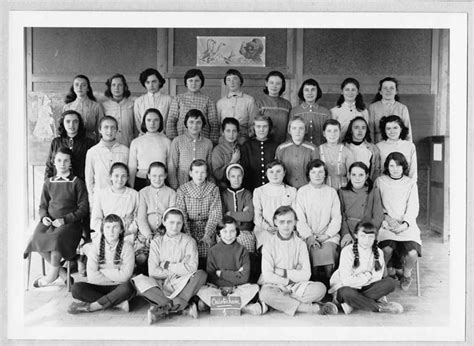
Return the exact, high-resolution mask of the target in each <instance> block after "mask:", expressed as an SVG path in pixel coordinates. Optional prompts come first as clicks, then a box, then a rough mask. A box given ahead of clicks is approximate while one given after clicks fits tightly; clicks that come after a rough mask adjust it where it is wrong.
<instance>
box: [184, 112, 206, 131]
mask: <svg viewBox="0 0 474 346" xmlns="http://www.w3.org/2000/svg"><path fill="white" fill-rule="evenodd" d="M189 118H201V120H202V127H204V126H206V117H205V116H204V114H202V112H201V111H200V110H199V109H190V110H189V111H188V112H187V113H186V115H185V116H184V126H185V127H186V128H188V120H189Z"/></svg>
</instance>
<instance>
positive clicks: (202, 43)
mask: <svg viewBox="0 0 474 346" xmlns="http://www.w3.org/2000/svg"><path fill="white" fill-rule="evenodd" d="M196 41H197V42H196V66H253V67H265V37H252V36H214V37H212V36H197V37H196Z"/></svg>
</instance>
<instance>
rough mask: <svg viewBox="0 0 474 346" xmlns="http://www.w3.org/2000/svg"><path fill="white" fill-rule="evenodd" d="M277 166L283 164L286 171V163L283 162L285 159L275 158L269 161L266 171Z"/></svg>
mask: <svg viewBox="0 0 474 346" xmlns="http://www.w3.org/2000/svg"><path fill="white" fill-rule="evenodd" d="M275 166H282V167H283V170H284V171H285V173H286V166H285V164H284V163H283V161H281V160H278V159H275V160H273V161H271V162H269V163H267V165H266V166H265V172H266V171H268V170H269V169H270V168H273V167H275Z"/></svg>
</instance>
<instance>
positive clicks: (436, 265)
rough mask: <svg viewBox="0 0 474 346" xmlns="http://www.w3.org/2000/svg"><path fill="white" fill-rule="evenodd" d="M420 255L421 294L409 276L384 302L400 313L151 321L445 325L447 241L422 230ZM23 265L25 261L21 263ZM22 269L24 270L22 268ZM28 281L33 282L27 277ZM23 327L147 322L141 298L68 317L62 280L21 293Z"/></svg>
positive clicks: (35, 271)
mask: <svg viewBox="0 0 474 346" xmlns="http://www.w3.org/2000/svg"><path fill="white" fill-rule="evenodd" d="M422 239H423V257H422V258H421V259H420V272H421V293H422V296H421V297H418V296H417V294H416V281H415V280H414V282H413V284H412V286H411V288H410V290H409V291H408V292H404V291H401V290H400V288H397V290H396V291H395V292H393V293H392V294H391V295H390V296H389V300H392V301H397V302H399V303H401V304H402V305H403V306H404V308H405V312H404V313H403V314H401V315H390V314H379V313H372V312H364V311H354V312H353V313H352V314H351V315H344V314H343V313H340V314H339V315H337V316H314V315H306V314H297V315H296V316H294V317H288V316H286V315H284V314H282V313H279V312H276V311H271V312H269V313H267V314H266V315H263V316H251V315H242V316H234V317H226V318H222V317H217V316H210V315H209V313H201V314H200V317H199V319H197V320H193V319H191V318H190V317H187V316H177V317H174V318H173V319H168V320H165V321H162V322H160V323H159V324H156V325H153V326H152V327H159V326H186V327H199V326H205V327H219V326H253V327H255V326H256V327H258V326H261V327H264V326H272V327H278V326H281V327H292V326H298V327H305V326H314V325H315V323H317V325H318V326H341V327H343V326H347V327H354V326H362V327H374V326H385V327H389V326H393V327H402V326H403V327H421V326H423V327H426V326H446V325H447V323H448V318H449V311H450V310H449V270H448V269H449V243H442V241H441V238H440V237H439V236H438V235H437V234H435V233H432V232H431V231H426V230H425V231H423V232H422ZM40 262H41V261H40V258H39V256H38V255H37V254H34V257H33V264H32V278H33V279H34V278H35V277H38V276H39V275H40ZM25 268H26V265H25ZM25 272H26V269H25ZM74 276H75V277H76V279H77V274H75V275H74ZM32 281H33V280H32ZM24 298H25V327H53V326H54V327H75V326H83V327H88V326H94V327H101V326H113V327H117V326H124V327H125V326H127V327H142V326H147V323H146V310H147V307H148V305H147V304H146V303H145V302H144V301H142V300H141V299H135V300H134V301H132V304H131V308H132V311H131V312H129V313H125V312H121V311H114V310H109V311H103V312H97V313H91V314H82V315H70V314H68V313H67V312H66V310H67V307H68V305H69V304H70V303H71V302H72V298H71V295H70V293H68V292H67V291H66V288H65V286H64V284H62V283H58V285H57V286H52V287H47V288H38V289H35V288H30V289H29V290H28V291H25V292H24Z"/></svg>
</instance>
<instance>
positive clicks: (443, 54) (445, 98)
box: [435, 29, 449, 136]
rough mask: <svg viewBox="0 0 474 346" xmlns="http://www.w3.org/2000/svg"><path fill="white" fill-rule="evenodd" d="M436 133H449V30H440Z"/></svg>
mask: <svg viewBox="0 0 474 346" xmlns="http://www.w3.org/2000/svg"><path fill="white" fill-rule="evenodd" d="M438 56H439V63H438V66H437V71H438V79H437V81H436V82H437V83H436V87H437V102H436V113H435V131H436V132H435V133H436V134H437V135H441V136H447V135H449V30H446V29H444V30H440V35H439V51H438Z"/></svg>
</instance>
